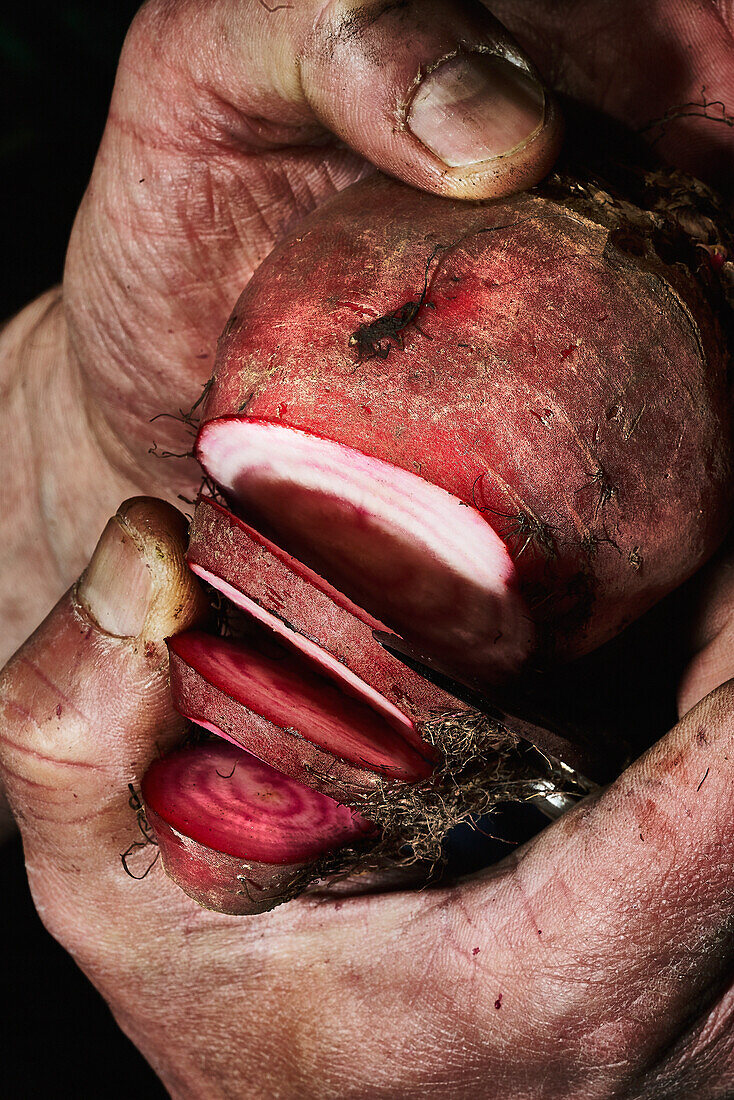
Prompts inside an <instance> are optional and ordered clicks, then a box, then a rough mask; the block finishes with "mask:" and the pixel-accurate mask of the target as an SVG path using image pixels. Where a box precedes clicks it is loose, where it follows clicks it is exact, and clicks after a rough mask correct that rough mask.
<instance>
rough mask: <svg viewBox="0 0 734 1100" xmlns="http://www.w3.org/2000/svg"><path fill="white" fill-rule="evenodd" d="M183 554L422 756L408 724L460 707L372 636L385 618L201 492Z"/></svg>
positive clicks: (423, 747)
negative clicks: (358, 603)
mask: <svg viewBox="0 0 734 1100" xmlns="http://www.w3.org/2000/svg"><path fill="white" fill-rule="evenodd" d="M187 559H188V562H189V565H190V567H191V569H192V570H193V571H194V573H196V574H197V576H199V577H201V578H202V579H203V580H205V581H208V582H209V583H210V584H211V585H213V587H215V588H216V589H218V590H219V591H220V592H221V593H222V595H224V596H226V597H227V599H229V600H231V601H232V602H233V603H234V604H236V605H237V606H238V607H239V608H240V609H241V610H243V611H245V612H246V613H247V614H248V615H250V616H252V617H253V618H254V619H256V620H257V621H258V622H261V623H262V624H263V625H265V626H266V627H267V628H268V629H269V630H271V631H272V632H273V633H274V634H275V635H277V637H278V640H279V641H281V642H282V643H283V644H284V645H287V646H289V647H291V648H292V649H295V650H296V651H298V652H300V653H302V654H303V655H304V656H305V657H306V658H308V659H309V660H313V661H314V663H315V664H316V665H317V666H318V667H319V668H320V670H321V672H322V673H323V674H324V675H326V676H332V677H333V678H334V679H336V680H337V682H338V683H339V684H340V685H341V687H342V690H344V691H345V692H348V693H353V694H354V695H356V697H357V698H360V699H363V700H364V701H365V702H368V703H369V704H370V705H371V706H373V707H374V708H375V709H376V710H377V711H379V712H380V713H381V714H383V715H384V717H385V718H386V719H387V720H388V721H397V722H398V723H400V726H399V728H400V729H401V732H402V734H403V736H404V737H405V738H406V740H408V741H410V742H411V743H412V744H414V745H415V747H416V748H417V749H418V751H419V752H420V753H421V754H422V755H425V754H426V752H427V751H428V752H429V753H430V750H429V749H428V746H426V745H425V742H423V741H422V740H421V738H420V736H419V734H418V733H417V732H416V730H415V724H416V723H420V722H422V721H424V720H425V719H426V718H427V717H429V716H430V715H431V714H432V713H434V712H436V711H439V710H444V711H445V710H463V709H464V704H463V703H460V702H459V701H458V700H457V699H455V698H454V696H453V695H449V694H447V692H445V691H443V690H442V689H441V688H439V687H437V686H436V685H434V684H432V683H430V682H429V681H428V680H426V679H424V678H423V677H422V676H420V675H418V673H415V672H413V671H412V670H411V669H409V668H407V667H406V665H404V664H403V663H402V662H401V661H398V660H396V659H395V657H393V656H392V655H391V654H389V653H387V652H386V651H385V650H384V649H383V647H382V646H381V645H380V644H379V643H378V642H377V641H375V638H374V635H373V630H374V629H381V630H384V629H385V627H384V624H382V623H381V622H380V621H379V620H377V619H374V618H372V617H371V616H370V615H369V614H368V613H367V612H365V611H363V610H362V609H361V608H359V607H357V606H356V605H355V604H354V603H352V602H351V601H350V600H349V599H348V598H347V597H345V596H344V595H343V594H342V593H341V592H339V591H338V590H337V589H335V588H334V587H333V586H332V585H330V584H329V583H328V582H327V581H325V580H324V579H323V578H322V577H320V576H319V575H318V574H317V573H315V572H314V571H313V570H311V569H309V568H308V567H307V566H305V565H303V563H302V562H299V561H298V560H296V559H295V558H293V557H292V556H291V555H289V554H288V553H287V552H286V551H285V550H283V549H282V548H281V547H279V546H277V545H276V544H275V543H273V542H272V541H271V540H269V539H267V538H265V536H264V535H262V534H260V532H258V531H256V530H255V529H254V528H252V527H250V526H249V525H248V524H246V523H245V522H244V521H243V520H241V519H239V518H238V517H237V516H235V515H234V513H232V512H230V511H229V510H228V509H226V508H224V507H223V506H222V505H221V504H218V503H217V502H216V501H213V500H211V499H209V498H208V497H202V498H201V499H200V501H199V502H198V504H197V506H196V510H195V512H194V519H193V523H192V525H191V531H190V536H189V549H188V554H187Z"/></svg>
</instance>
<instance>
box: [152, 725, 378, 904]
mask: <svg viewBox="0 0 734 1100" xmlns="http://www.w3.org/2000/svg"><path fill="white" fill-rule="evenodd" d="M142 795H143V799H144V801H145V805H146V810H147V814H148V819H149V822H150V824H151V825H152V827H153V829H154V830H155V833H156V837H157V839H158V843H159V845H160V849H161V856H162V859H163V864H164V867H165V869H166V871H167V873H168V874H169V876H170V877H171V878H172V879H173V880H174V881H175V882H176V883H177V884H178V885H179V886H180V887H181V888H182V889H183V890H185V891H186V893H187V894H189V895H190V896H191V897H193V898H195V899H196V900H197V901H198V902H199V903H200V904H201V905H204V906H206V907H207V908H211V909H216V910H218V911H219V912H224V913H237V914H247V913H258V912H262V911H263V910H265V909H270V908H272V906H273V905H274V904H277V901H278V900H280V899H281V897H282V896H283V894H284V892H287V888H288V885H289V883H290V882H291V881H292V879H293V877H294V876H295V875H297V874H298V872H299V870H301V869H302V867H303V866H304V865H306V864H308V863H311V862H312V861H313V860H315V859H318V858H319V857H320V856H322V855H323V854H324V853H326V852H328V851H330V850H332V849H333V848H338V847H340V846H342V845H344V844H350V843H351V844H353V843H358V842H359V841H360V840H362V839H364V838H365V837H366V836H367V835H369V834H370V833H371V832H373V831H374V826H373V825H372V824H371V823H370V822H368V821H366V820H365V819H364V818H363V817H361V816H360V815H359V814H357V813H355V812H354V811H352V810H349V809H347V808H346V807H345V806H340V805H339V804H338V803H337V802H334V801H333V799H331V798H328V797H327V796H326V795H323V794H320V793H318V792H317V791H314V790H311V789H310V788H308V787H304V786H302V785H301V784H299V783H296V782H294V781H293V780H291V779H288V778H286V777H285V776H283V775H282V774H281V773H280V772H278V771H276V770H275V769H274V768H271V767H269V766H268V765H267V764H264V763H262V761H259V760H256V759H255V758H254V757H253V756H251V755H250V754H249V753H246V752H243V751H242V750H241V749H237V748H235V746H233V745H230V744H227V743H226V742H224V741H217V742H213V743H212V744H209V745H199V746H192V747H190V748H185V749H182V750H179V751H178V752H176V753H173V754H172V755H170V756H168V757H165V758H164V759H162V760H156V761H154V763H153V764H151V766H150V768H149V769H148V771H147V772H146V774H145V777H144V779H143V782H142Z"/></svg>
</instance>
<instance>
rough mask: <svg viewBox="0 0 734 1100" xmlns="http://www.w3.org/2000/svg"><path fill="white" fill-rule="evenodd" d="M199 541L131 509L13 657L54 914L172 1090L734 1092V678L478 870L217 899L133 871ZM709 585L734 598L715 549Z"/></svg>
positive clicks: (170, 521)
mask: <svg viewBox="0 0 734 1100" xmlns="http://www.w3.org/2000/svg"><path fill="white" fill-rule="evenodd" d="M183 540H184V525H183V523H182V522H181V520H180V517H177V516H176V514H175V513H174V512H173V510H172V509H170V507H169V506H168V505H163V504H161V503H157V502H153V501H141V500H138V501H133V502H129V503H128V504H127V505H125V506H123V508H122V509H121V511H120V513H119V514H118V517H117V518H116V519H115V520H113V521H111V523H110V524H109V525H108V528H107V532H106V534H105V536H104V537H103V539H102V541H101V542H100V545H99V547H98V549H97V551H96V553H95V556H94V559H93V561H92V564H91V565H90V567H89V569H88V570H87V572H86V574H85V576H84V577H83V578H82V580H81V581H80V583H79V584H78V586H76V587H75V588H74V589H73V590H72V591H71V592H70V593H68V594H67V595H66V596H65V597H64V598H63V599H62V600H61V602H60V603H59V605H58V606H57V607H56V609H55V610H54V611H53V612H52V613H51V615H50V616H49V617H48V619H47V620H46V622H45V623H44V624H43V625H42V626H41V627H40V628H39V630H38V631H37V632H36V634H35V635H34V636H33V637H32V638H31V639H30V640H29V642H28V643H27V644H26V645H25V646H24V647H23V649H22V650H21V651H20V653H19V654H18V655H17V656H16V657H15V658H14V659H13V661H11V663H10V664H9V665H8V666H7V668H6V670H5V672H4V673H3V675H2V678H1V680H0V703H1V706H2V721H3V725H2V730H3V732H2V739H1V740H0V773H1V774H2V776H3V779H4V782H5V783H6V785H7V790H8V792H9V794H10V797H11V802H12V805H13V808H14V810H15V813H16V815H17V817H18V820H19V822H20V825H21V828H22V831H23V841H24V846H25V852H26V859H27V864H28V874H29V879H30V884H31V889H32V891H33V895H34V899H35V902H36V905H37V906H38V910H39V912H40V914H41V915H42V917H43V920H44V922H45V923H46V925H47V927H48V928H49V930H50V931H51V933H52V934H53V935H54V936H55V937H56V938H57V939H59V940H60V942H61V943H62V944H63V945H64V946H65V947H66V948H67V950H69V951H70V952H71V954H72V955H73V957H74V958H75V959H76V961H77V962H78V963H79V965H80V966H81V967H82V968H83V970H84V971H85V972H86V973H87V975H88V976H89V977H90V978H91V980H92V981H93V982H94V984H95V985H96V986H97V987H98V988H99V989H100V991H101V992H102V994H103V995H104V997H105V998H106V999H107V1000H108V1002H109V1004H110V1006H111V1008H112V1010H113V1012H114V1014H115V1016H116V1018H117V1020H118V1022H119V1024H120V1026H121V1027H122V1028H123V1029H124V1031H125V1032H127V1034H128V1035H129V1036H130V1037H131V1038H132V1040H133V1041H134V1042H135V1043H136V1044H137V1045H138V1046H139V1048H140V1049H141V1051H142V1052H143V1053H144V1054H145V1056H146V1057H147V1058H148V1059H149V1061H150V1063H151V1065H152V1066H153V1067H154V1069H155V1070H156V1071H157V1073H158V1074H159V1075H160V1077H161V1079H162V1081H163V1082H164V1084H165V1086H166V1087H167V1088H168V1089H169V1091H170V1092H171V1095H172V1096H173V1097H177V1098H178V1097H180V1098H182V1100H184V1098H185V1100H199V1098H201V1100H216V1098H218V1097H222V1098H223V1097H232V1096H237V1097H245V1096H246V1097H248V1098H250V1097H252V1098H253V1100H256V1098H257V1097H267V1098H270V1097H273V1096H278V1097H280V1098H282V1100H286V1098H289V1097H294V1098H295V1097H304V1096H306V1097H318V1098H319V1100H321V1098H324V1100H326V1098H329V1097H333V1098H339V1100H341V1098H342V1097H347V1096H349V1097H355V1098H357V1097H360V1098H361V1097H367V1096H369V1097H378V1096H382V1097H389V1098H391V1100H393V1098H401V1100H402V1098H416V1100H417V1098H419V1097H420V1098H421V1100H422V1098H424V1097H431V1096H433V1097H440V1098H441V1100H454V1098H464V1097H466V1098H467V1100H479V1098H484V1097H487V1098H490V1097H491V1098H494V1097H501V1096H512V1097H513V1098H516V1100H522V1098H525V1097H527V1098H528V1100H530V1098H533V1100H536V1098H537V1097H538V1096H540V1095H542V1096H543V1097H545V1098H547V1100H554V1098H558V1100H572V1098H574V1097H577V1098H579V1100H588V1098H589V1097H592V1096H598V1097H607V1096H612V1095H614V1096H624V1097H629V1098H635V1100H642V1098H647V1097H650V1098H651V1097H658V1096H664V1097H665V1098H666V1100H676V1098H680V1100H689V1098H690V1097H692V1096H695V1097H696V1098H697V1100H709V1098H710V1100H714V1098H715V1097H722V1096H724V1095H730V1093H731V1090H732V1088H734V1015H733V1014H734V989H732V988H730V982H731V963H732V958H733V956H734V941H733V940H732V935H731V912H732V905H733V904H734V896H733V895H732V886H731V871H732V866H731V865H732V858H731V835H732V827H733V826H734V819H733V816H732V801H731V797H730V786H731V784H730V775H731V756H732V753H734V681H733V682H730V683H728V684H725V685H724V686H723V687H720V688H719V689H718V690H716V691H714V692H713V694H711V695H709V696H707V697H706V698H705V699H704V700H703V702H702V703H700V704H699V705H698V706H696V707H694V709H693V710H691V711H690V712H689V713H688V715H687V716H686V717H685V718H684V719H683V720H682V721H681V722H680V723H679V724H678V726H677V727H676V728H675V729H674V730H673V731H672V732H671V733H670V734H669V735H668V736H667V737H666V738H665V739H664V740H663V741H661V742H660V743H659V744H658V745H657V746H655V748H653V749H652V750H651V751H650V752H649V753H648V754H647V755H646V756H645V757H643V758H642V759H641V760H640V761H638V762H637V763H636V764H635V765H634V766H633V767H632V768H631V769H630V770H629V771H628V772H627V773H625V774H624V775H623V776H622V777H621V778H620V779H619V780H618V781H617V782H616V783H614V784H613V785H612V786H611V787H610V788H609V789H608V790H606V791H605V792H604V793H603V794H602V795H601V796H599V797H597V798H595V799H591V800H588V801H587V802H585V803H583V804H582V805H581V806H579V807H578V808H577V809H576V810H574V811H572V812H571V813H569V814H568V815H567V816H565V817H564V818H562V819H561V820H560V821H559V822H557V823H556V824H555V825H553V826H552V827H550V828H549V829H548V830H546V832H544V833H542V834H541V835H540V836H538V837H537V838H536V839H535V840H534V841H532V842H531V843H530V844H528V845H526V846H525V847H524V848H522V849H520V850H519V851H517V852H515V853H514V854H513V855H511V856H510V857H509V858H508V859H506V860H505V861H504V862H503V863H501V864H499V865H498V866H496V867H494V868H492V869H490V870H488V871H484V872H482V873H480V874H478V875H474V876H472V877H470V878H468V879H465V880H463V881H461V882H459V883H458V884H456V885H454V886H453V887H445V886H444V887H438V888H433V889H428V890H424V891H421V892H395V893H382V894H380V893H377V894H372V895H370V896H331V897H329V896H326V897H324V896H322V897H320V898H316V897H314V896H311V897H310V898H309V897H302V898H301V899H299V900H297V901H295V902H292V903H290V904H288V905H285V906H282V907H281V908H279V909H276V910H274V911H273V912H271V913H268V914H265V915H264V916H261V917H255V918H232V917H226V916H222V915H220V914H216V913H210V912H207V911H205V910H203V909H200V908H199V907H198V906H197V905H196V903H195V902H193V901H192V900H191V899H190V898H188V897H187V896H186V895H184V894H183V893H181V892H180V891H179V890H178V888H177V887H175V886H174V885H173V884H172V883H171V882H170V881H169V880H168V879H167V878H166V876H165V874H164V873H163V871H162V869H161V867H160V866H159V865H158V864H156V865H154V866H153V867H152V869H151V870H150V872H149V873H148V874H147V876H146V877H145V878H143V879H141V880H140V881H135V880H133V879H131V878H129V877H128V876H127V875H125V873H124V871H123V868H122V866H121V862H120V854H121V853H122V852H123V851H124V850H125V849H127V848H128V847H129V845H131V844H132V843H133V842H134V841H135V840H136V839H139V836H140V834H139V833H138V831H137V828H136V822H135V816H134V813H133V812H132V811H131V809H130V807H129V805H128V786H127V785H128V783H130V782H136V781H137V780H138V779H139V777H140V775H141V773H142V771H143V770H144V769H145V767H146V766H147V764H148V762H149V761H150V760H151V758H152V757H153V755H154V754H155V752H156V751H158V750H159V749H160V750H162V751H165V749H166V748H167V747H168V746H169V745H170V744H172V743H173V742H174V741H175V740H176V738H177V737H178V736H179V733H180V720H179V719H178V717H177V716H176V715H175V713H174V712H173V711H172V710H171V706H170V702H169V697H168V692H167V683H166V660H165V649H164V647H163V644H162V639H163V638H164V637H165V636H166V635H167V634H169V633H170V632H171V631H173V630H178V629H185V628H186V627H187V626H189V625H190V624H191V622H193V621H194V620H195V619H196V617H197V615H198V614H199V612H200V609H201V604H200V603H199V600H198V597H197V594H196V590H195V588H194V584H193V581H192V579H191V577H190V576H189V575H188V574H187V573H186V571H185V569H184V567H183V564H182V561H183V546H184V541H183ZM730 569H731V565H730V563H727V562H724V563H723V568H722V567H718V572H719V575H720V576H722V575H724V574H725V573H726V572H727V571H729V570H730ZM725 588H726V585H724V590H725ZM705 590H706V591H708V592H709V593H713V594H714V598H713V603H712V604H711V606H704V608H703V618H705V619H707V620H708V622H709V624H710V623H711V622H713V621H715V620H721V621H724V620H725V619H726V617H727V616H728V615H731V604H729V605H728V607H726V606H724V605H723V604H720V603H719V604H718V605H717V601H718V600H719V597H720V596H721V591H722V590H721V589H720V588H719V587H717V579H716V576H715V575H714V573H713V572H712V575H711V577H710V578H709V579H708V582H707V584H706V586H705ZM717 593H718V595H717ZM706 629H707V628H704V634H705V633H706ZM702 636H703V635H702ZM702 661H703V659H702V658H701V657H700V656H699V658H698V667H699V671H700V670H701V668H703V669H704V671H706V669H705V665H706V662H705V661H703V664H702ZM733 663H734V662H732V658H731V649H730V648H729V665H728V667H725V666H724V665H722V664H721V663H720V662H718V661H717V662H715V675H716V676H721V675H724V676H729V675H731V674H732V672H734V668H732V664H733ZM711 673H712V670H711V669H709V670H708V674H709V675H710V674H711ZM110 683H114V691H113V692H111V691H110ZM689 687H690V684H689ZM689 701H692V697H691V698H690V699H689ZM152 855H153V850H152V849H147V850H145V851H141V852H139V854H138V859H139V861H140V862H139V863H137V862H136V863H135V864H134V869H135V871H136V873H142V872H143V871H144V870H145V868H146V866H147V865H148V864H149V863H150V859H151V856H152Z"/></svg>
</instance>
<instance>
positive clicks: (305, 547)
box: [197, 417, 534, 682]
mask: <svg viewBox="0 0 734 1100" xmlns="http://www.w3.org/2000/svg"><path fill="white" fill-rule="evenodd" d="M197 453H198V457H199V460H200V462H201V464H202V465H203V467H204V469H205V470H206V471H207V473H208V474H209V475H210V476H211V477H212V478H213V479H214V480H215V481H216V482H217V483H218V484H219V485H220V486H221V487H222V488H223V489H224V491H225V492H226V493H227V494H228V495H230V496H231V497H232V498H233V499H234V500H235V501H236V502H237V505H238V507H239V508H241V509H242V510H243V513H244V515H245V517H246V518H247V519H249V520H250V521H251V522H252V523H253V524H254V525H255V526H257V527H258V528H264V529H266V530H267V531H268V533H273V536H274V538H275V539H276V541H277V542H278V543H281V544H282V545H283V546H285V547H286V548H287V549H288V551H289V552H290V553H292V554H293V555H294V556H295V557H297V558H299V559H300V560H301V561H303V562H305V563H306V564H307V565H309V566H310V567H311V568H312V569H314V570H316V571H317V572H318V573H319V574H322V575H325V576H326V577H328V578H329V580H330V581H331V582H332V583H333V584H334V585H336V586H337V587H338V588H339V590H340V591H342V592H344V593H345V594H346V595H347V596H348V597H349V598H350V599H351V600H353V601H354V602H355V603H357V604H359V605H360V606H361V607H363V608H365V609H366V610H367V611H368V612H369V613H370V614H371V615H374V616H376V617H378V618H379V619H380V620H381V621H383V622H384V623H386V624H387V625H388V626H389V627H390V628H392V629H394V630H397V631H398V632H399V633H400V634H402V636H403V637H404V638H405V639H406V640H407V641H408V642H409V643H411V644H413V645H415V646H416V648H417V649H418V650H421V651H425V652H428V653H431V654H432V656H433V658H434V659H435V661H436V662H437V663H438V664H440V665H443V666H444V667H445V668H446V669H447V670H448V671H451V672H454V673H455V674H456V675H460V676H462V677H464V678H466V677H471V678H479V679H481V680H482V681H485V682H490V681H497V680H501V679H504V678H506V677H507V676H508V675H511V674H513V673H516V672H517V671H518V670H519V669H520V667H521V666H522V664H523V663H524V661H525V659H526V658H527V656H528V654H529V653H530V651H531V649H532V646H533V640H534V629H533V626H532V624H531V621H530V618H529V615H528V614H527V611H526V608H525V605H524V602H523V600H522V598H521V596H520V594H519V591H518V585H517V573H516V570H515V567H514V565H513V563H512V561H511V559H510V556H509V553H508V551H507V548H506V546H505V544H504V543H503V541H502V540H501V539H500V537H499V536H498V535H497V534H496V533H495V531H494V530H493V529H492V528H491V527H490V525H489V524H488V523H487V522H486V521H485V520H484V519H483V518H482V516H481V515H480V514H479V512H478V511H477V510H476V509H475V508H473V507H471V506H470V505H469V504H468V502H466V501H461V500H459V499H458V498H457V497H454V496H452V495H451V494H450V493H448V492H446V490H444V489H441V488H439V487H438V486H436V485H433V484H431V483H430V482H428V481H426V480H425V479H424V478H422V477H420V476H419V475H418V474H413V473H410V472H408V471H407V470H403V469H401V468H399V467H397V466H393V465H391V464H390V463H387V462H383V461H382V460H380V459H376V458H371V457H369V456H368V455H365V454H362V453H361V452H359V451H357V450H354V449H353V448H351V447H346V446H344V445H343V444H340V443H335V442H333V441H331V440H328V439H321V438H319V437H317V436H314V435H310V434H309V433H307V432H303V431H299V430H297V429H295V428H287V427H283V426H282V425H280V424H275V423H272V422H269V421H260V420H255V419H252V418H248V417H223V418H221V419H218V420H212V421H209V422H208V423H207V424H205V425H204V426H203V428H202V429H201V431H200V433H199V437H198V441H197Z"/></svg>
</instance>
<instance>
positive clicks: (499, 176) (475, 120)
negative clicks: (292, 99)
mask: <svg viewBox="0 0 734 1100" xmlns="http://www.w3.org/2000/svg"><path fill="white" fill-rule="evenodd" d="M376 8H379V9H380V10H379V11H377V10H376V9H370V10H371V11H372V10H375V14H374V15H373V17H372V18H371V19H369V20H367V19H364V20H363V21H362V23H360V25H359V27H355V26H354V25H353V20H352V23H349V25H348V26H347V25H345V15H344V12H343V11H342V10H341V6H340V5H338V4H336V3H332V4H331V5H329V6H328V9H327V10H328V12H329V17H328V18H324V19H323V20H322V21H321V22H320V23H319V27H318V32H317V36H316V38H314V39H313V40H312V41H311V43H310V46H309V49H308V50H307V51H306V55H305V57H304V59H303V63H302V66H301V78H302V85H303V92H304V96H305V98H306V100H307V101H308V103H309V104H310V106H311V108H312V110H313V111H314V113H315V114H316V115H317V116H318V117H319V118H320V119H321V120H322V122H323V123H324V124H325V125H326V126H328V127H329V129H331V130H332V131H333V132H334V133H335V134H338V135H339V137H341V138H342V139H343V140H344V141H345V142H347V143H348V144H349V145H350V146H351V147H352V148H353V149H355V150H356V151H357V152H359V153H361V154H362V155H363V156H364V157H366V158H367V159H368V160H369V161H371V162H372V163H373V164H374V165H376V166H377V167H378V168H380V169H381V170H382V171H384V172H387V173H389V174H390V175H393V176H395V177H397V178H398V179H401V180H403V181H404V182H405V183H408V184H411V185H412V186H414V187H418V188H421V189H422V190H425V191H429V192H431V193H433V194H438V195H443V196H446V197H450V198H462V199H474V200H481V199H487V198H499V197H502V196H504V195H508V194H511V193H513V192H515V191H519V190H523V189H526V188H528V187H532V186H533V185H534V184H536V183H538V182H539V180H541V179H542V178H543V176H544V175H546V174H547V173H548V171H550V169H551V167H552V165H553V163H554V160H555V158H556V156H557V155H558V152H559V149H560V145H561V140H562V134H563V124H562V120H561V114H560V111H559V108H558V104H557V102H556V100H555V99H554V97H553V95H552V94H551V93H550V92H549V90H548V89H547V88H546V87H545V86H544V84H543V81H542V79H541V77H540V75H539V73H538V72H537V70H536V69H535V67H534V65H533V64H532V62H531V61H530V59H529V58H527V57H526V55H525V54H524V53H523V52H522V51H521V50H520V49H519V47H518V46H517V44H516V43H515V42H514V41H513V39H512V38H511V36H510V35H509V34H508V32H507V31H506V30H505V28H504V27H502V25H501V24H500V23H498V22H497V20H496V19H494V18H493V16H491V15H490V14H489V12H487V10H486V8H484V6H483V5H481V4H479V3H476V2H475V0H463V2H457V3H453V4H450V5H449V4H446V2H445V0H423V2H421V3H420V4H418V3H416V2H414V0H406V2H405V3H402V4H399V5H377V6H376ZM325 43H327V44H328V49H327V48H326V45H325Z"/></svg>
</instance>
